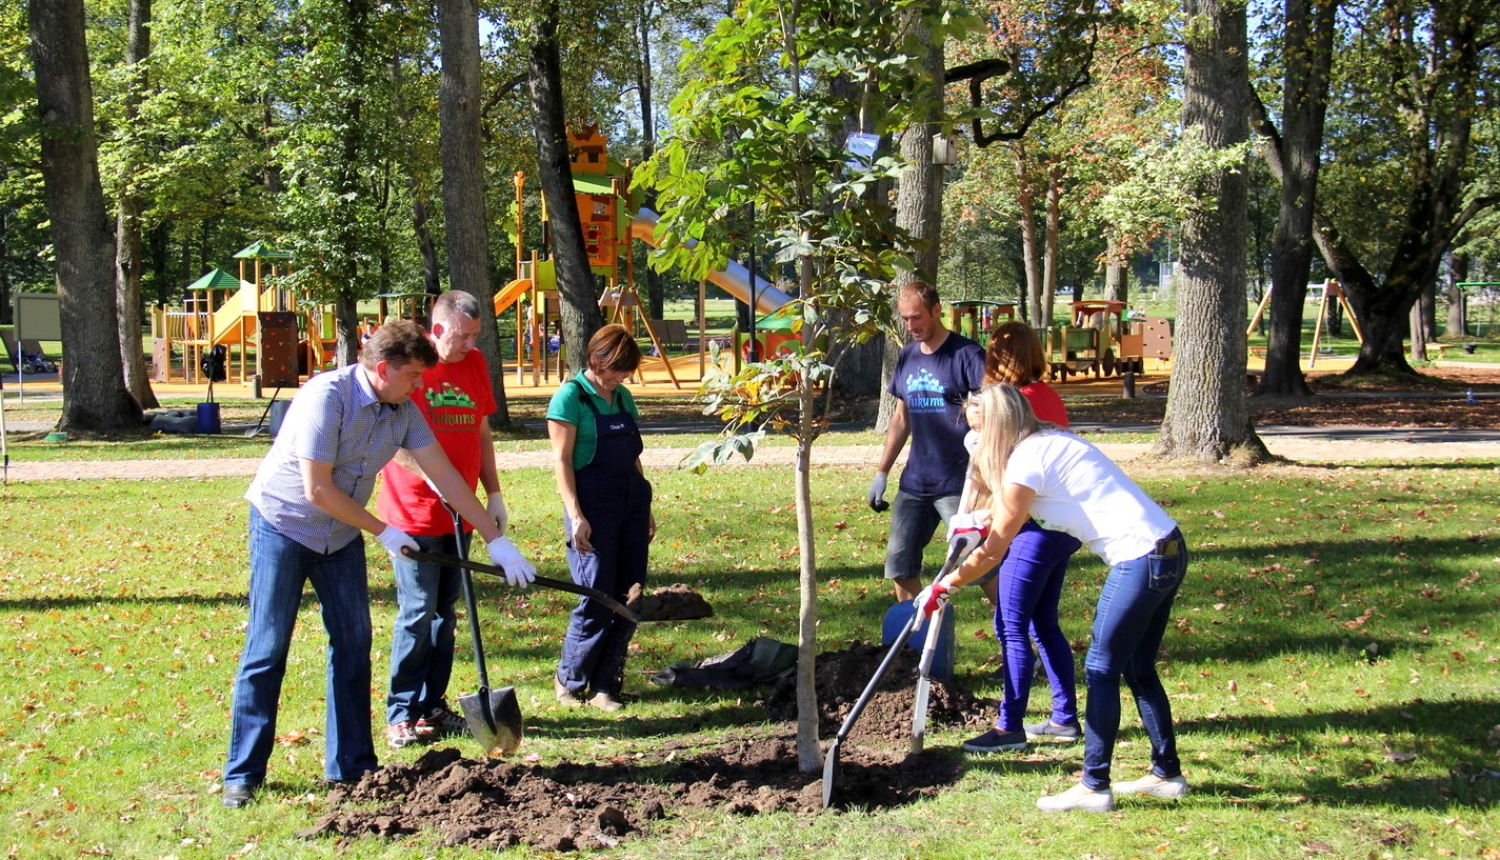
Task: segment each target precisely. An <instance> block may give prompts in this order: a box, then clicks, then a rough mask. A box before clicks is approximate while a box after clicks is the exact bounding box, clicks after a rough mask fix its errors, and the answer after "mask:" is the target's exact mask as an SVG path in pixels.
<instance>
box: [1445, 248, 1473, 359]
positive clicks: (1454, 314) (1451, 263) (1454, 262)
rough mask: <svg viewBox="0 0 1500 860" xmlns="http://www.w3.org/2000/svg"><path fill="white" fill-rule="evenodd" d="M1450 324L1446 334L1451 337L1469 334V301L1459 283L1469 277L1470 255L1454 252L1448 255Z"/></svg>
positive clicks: (1446, 327) (1447, 326)
mask: <svg viewBox="0 0 1500 860" xmlns="http://www.w3.org/2000/svg"><path fill="white" fill-rule="evenodd" d="M1447 279H1448V324H1447V325H1446V326H1444V332H1443V333H1444V334H1446V335H1447V336H1448V337H1449V338H1450V339H1451V338H1455V337H1461V338H1467V337H1468V336H1469V303H1468V297H1467V296H1465V295H1464V288H1463V287H1460V286H1459V284H1461V283H1463V282H1464V281H1467V280H1468V279H1469V255H1468V254H1461V253H1460V254H1453V255H1451V256H1449V257H1448V274H1447Z"/></svg>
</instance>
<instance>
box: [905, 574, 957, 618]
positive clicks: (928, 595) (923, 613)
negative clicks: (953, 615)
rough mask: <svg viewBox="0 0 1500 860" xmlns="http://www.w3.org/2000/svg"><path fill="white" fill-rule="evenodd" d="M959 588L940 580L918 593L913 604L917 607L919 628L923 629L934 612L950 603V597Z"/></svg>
mask: <svg viewBox="0 0 1500 860" xmlns="http://www.w3.org/2000/svg"><path fill="white" fill-rule="evenodd" d="M957 590H958V589H957V588H949V587H948V586H946V585H943V583H942V580H938V581H936V582H934V583H932V584H931V585H929V586H927V587H926V588H924V589H922V590H921V591H920V592H918V593H917V599H916V600H914V601H912V605H913V606H915V607H916V609H917V629H918V630H921V629H922V625H923V624H924V623H926V621H927V619H928V618H930V617H932V614H933V613H934V612H937V611H938V610H939V609H942V608H943V607H944V606H947V605H948V599H949V598H950V597H952V596H953V592H955V591H957Z"/></svg>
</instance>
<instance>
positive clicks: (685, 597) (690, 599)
mask: <svg viewBox="0 0 1500 860" xmlns="http://www.w3.org/2000/svg"><path fill="white" fill-rule="evenodd" d="M625 607H626V608H627V609H629V610H630V611H631V612H634V613H635V614H636V615H639V616H640V618H641V620H642V621H688V620H691V619H694V618H707V617H709V616H710V615H713V614H714V608H713V606H711V605H709V602H708V601H707V600H704V599H703V595H701V594H699V593H698V592H696V591H694V590H692V589H691V588H688V587H687V586H686V585H683V584H682V583H680V582H676V583H673V584H671V585H669V586H667V587H666V588H658V589H656V590H655V591H653V592H651V593H650V594H645V593H643V592H642V590H641V587H640V586H639V585H632V586H630V592H629V594H627V595H626V599H625Z"/></svg>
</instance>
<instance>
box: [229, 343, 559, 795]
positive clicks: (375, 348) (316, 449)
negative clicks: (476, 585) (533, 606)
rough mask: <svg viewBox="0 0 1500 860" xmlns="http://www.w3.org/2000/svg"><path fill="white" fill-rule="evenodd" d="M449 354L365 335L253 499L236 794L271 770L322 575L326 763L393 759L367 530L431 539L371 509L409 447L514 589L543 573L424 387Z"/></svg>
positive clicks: (399, 543)
mask: <svg viewBox="0 0 1500 860" xmlns="http://www.w3.org/2000/svg"><path fill="white" fill-rule="evenodd" d="M437 360H438V356H437V351H436V350H435V349H434V347H433V345H432V341H431V340H429V339H428V337H427V333H426V332H424V331H423V330H422V328H421V326H418V325H417V324H416V323H413V322H410V321H407V320H397V321H395V322H391V323H387V324H386V325H384V326H381V327H380V329H379V330H378V331H376V332H375V334H374V335H373V336H372V337H371V338H370V340H369V341H368V342H367V343H366V344H365V346H364V350H363V352H362V353H361V355H360V361H359V363H358V364H354V365H350V366H348V367H344V368H341V369H339V370H336V371H332V372H330V373H322V374H318V375H317V376H314V377H313V378H312V379H311V380H309V381H308V383H307V385H305V386H303V388H302V390H301V391H299V392H298V393H297V396H296V398H295V399H293V400H292V405H291V407H290V408H289V409H288V410H287V414H286V418H285V419H284V420H283V422H282V426H281V431H280V432H279V433H278V434H277V436H276V442H275V444H274V445H273V446H272V447H271V452H270V453H269V454H267V455H266V458H265V459H264V460H262V461H261V464H260V469H259V470H258V471H257V472H256V475H255V480H254V481H252V482H251V484H250V489H249V490H248V491H247V492H246V493H245V498H246V499H248V500H249V501H250V589H249V597H250V619H249V623H248V625H247V626H246V628H245V646H244V649H243V650H242V651H241V652H240V665H239V671H238V673H237V674H236V676H235V681H234V702H233V705H232V706H231V711H230V720H231V722H230V732H229V754H228V757H227V760H226V761H225V764H224V792H223V797H222V802H223V804H224V806H227V807H229V808H232V809H233V808H238V807H241V806H244V805H246V804H247V803H249V802H250V801H251V799H252V798H253V797H254V796H255V793H256V791H257V790H258V789H259V788H260V786H261V784H262V783H263V782H264V781H265V778H266V767H267V763H268V761H269V759H270V757H271V749H272V745H273V744H274V742H275V738H276V710H277V705H278V703H279V700H280V698H281V682H282V678H283V677H284V676H285V674H286V661H287V652H288V651H289V650H290V648H291V642H292V628H293V625H294V624H295V623H296V620H297V611H298V609H299V608H300V606H301V604H302V589H303V586H304V584H305V583H306V582H308V581H311V582H312V586H313V591H314V593H315V594H316V595H317V598H318V604H319V607H320V609H321V612H322V616H323V627H324V629H325V630H327V632H328V688H327V702H328V716H327V723H326V731H325V735H326V758H325V761H324V773H325V775H326V776H327V778H328V779H329V780H330V781H332V782H350V781H353V780H357V779H359V778H360V777H361V776H362V775H363V774H365V773H366V772H368V771H371V770H374V769H375V768H376V767H378V766H379V763H378V762H377V761H376V758H375V745H374V742H373V740H372V733H371V729H370V641H371V633H370V595H369V581H368V577H367V573H366V569H365V545H364V538H363V532H369V533H370V534H372V535H375V537H376V538H377V539H379V541H380V543H381V546H383V547H384V548H385V549H386V551H387V552H390V553H399V552H400V551H401V549H402V548H403V547H411V548H412V549H417V544H416V542H415V541H413V540H412V539H411V537H410V536H408V535H407V534H405V533H404V532H402V531H401V530H400V529H397V528H395V527H394V526H390V525H387V524H386V523H383V522H381V521H380V520H379V519H377V518H376V517H375V515H374V514H372V513H370V511H369V510H367V509H366V508H365V504H366V503H367V502H368V501H369V499H370V493H371V491H372V490H373V489H374V487H375V476H376V475H378V474H379V473H380V469H381V467H382V466H384V465H385V464H386V463H387V462H388V461H389V460H390V459H391V458H392V457H393V456H394V455H395V453H396V450H397V449H398V448H405V449H406V450H407V451H409V452H410V453H411V455H412V458H413V459H415V460H416V462H417V463H418V464H419V465H420V466H421V467H422V470H423V472H425V473H426V474H427V476H428V478H429V479H430V480H431V481H432V484H433V486H434V487H436V489H437V490H438V492H440V493H441V494H442V495H443V497H444V498H445V499H447V500H448V501H449V503H450V504H452V505H453V507H454V508H455V509H456V510H457V511H458V512H459V513H460V514H461V515H463V517H464V519H466V520H468V521H469V522H470V523H473V524H474V526H475V528H476V530H477V531H479V533H480V534H481V535H482V536H483V537H484V539H485V542H486V546H487V548H488V550H489V557H490V560H491V561H492V562H494V563H495V564H496V565H497V566H499V567H502V568H504V569H505V574H506V579H507V581H508V582H510V584H511V585H513V586H520V587H524V586H525V585H527V584H529V583H530V582H531V581H532V580H533V579H535V577H536V571H535V569H534V568H533V567H532V566H531V564H530V563H529V562H527V561H526V560H525V559H524V558H522V557H521V554H520V552H519V551H518V550H517V549H516V548H515V546H514V545H513V544H512V543H511V542H510V540H509V539H507V538H505V537H504V536H503V535H502V534H501V533H500V530H499V529H498V528H497V527H496V525H495V520H494V519H492V518H491V517H490V516H489V515H488V514H487V513H486V512H485V509H484V506H483V505H481V504H480V503H479V501H478V500H477V499H476V498H475V497H474V493H473V490H472V489H471V488H470V487H469V486H468V485H467V484H466V483H465V482H464V480H463V478H462V477H460V476H459V474H458V472H457V471H456V470H455V469H454V468H453V466H452V465H451V464H450V463H449V462H448V458H447V456H446V455H445V454H444V453H443V449H442V448H441V447H440V446H439V445H438V444H437V441H436V439H435V438H434V437H433V435H432V431H431V430H430V429H429V428H428V426H427V422H426V420H425V419H424V418H423V417H422V413H421V411H420V410H419V409H418V408H417V405H416V404H415V403H412V402H411V400H410V395H411V393H412V392H413V391H415V390H416V389H418V388H419V387H420V386H421V383H422V372H423V371H424V370H426V369H427V368H428V367H430V366H432V365H434V364H436V363H437Z"/></svg>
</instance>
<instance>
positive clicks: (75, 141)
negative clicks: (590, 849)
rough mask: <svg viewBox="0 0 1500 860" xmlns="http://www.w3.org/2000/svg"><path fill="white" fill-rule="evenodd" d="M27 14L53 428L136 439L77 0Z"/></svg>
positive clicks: (36, 6) (137, 412)
mask: <svg viewBox="0 0 1500 860" xmlns="http://www.w3.org/2000/svg"><path fill="white" fill-rule="evenodd" d="M29 14H30V26H31V51H32V59H33V61H34V63H35V66H36V82H37V84H36V89H37V100H38V103H39V107H40V116H41V124H42V128H41V151H42V164H41V167H42V181H43V185H44V186H45V194H46V200H47V217H48V218H49V219H51V221H52V244H53V249H54V253H55V254H56V258H57V292H58V304H59V307H60V312H61V316H62V320H61V322H62V340H63V411H62V420H61V421H60V422H59V424H58V428H59V429H60V430H64V431H67V432H71V433H85V434H88V433H97V434H104V435H116V434H123V433H136V432H140V430H141V406H140V404H139V403H137V402H136V400H135V398H134V397H132V396H131V395H130V391H129V390H128V389H126V387H125V370H124V366H123V364H122V363H121V361H120V331H119V327H118V312H117V311H116V308H115V284H114V258H115V247H114V245H115V243H114V236H113V235H112V234H111V231H110V228H109V216H108V214H107V213H106V212H105V208H104V188H103V186H102V185H101V184H100V181H99V150H98V143H97V140H96V139H95V136H94V93H93V85H92V83H91V82H90V80H89V57H88V45H87V42H86V41H85V36H84V9H83V0H53V2H34V3H31V4H29Z"/></svg>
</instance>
